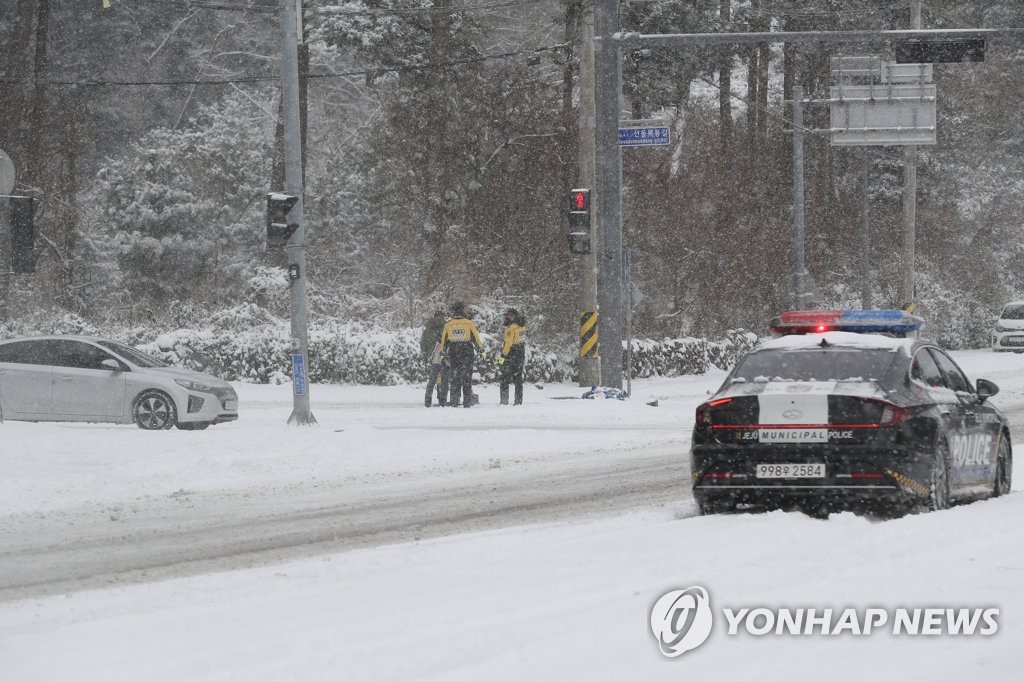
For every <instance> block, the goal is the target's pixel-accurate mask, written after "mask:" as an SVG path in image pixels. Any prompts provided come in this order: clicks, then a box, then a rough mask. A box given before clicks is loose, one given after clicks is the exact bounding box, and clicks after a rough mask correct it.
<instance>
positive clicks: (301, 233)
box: [281, 0, 316, 425]
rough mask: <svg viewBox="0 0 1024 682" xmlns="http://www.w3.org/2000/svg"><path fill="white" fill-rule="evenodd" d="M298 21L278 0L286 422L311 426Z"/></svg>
mask: <svg viewBox="0 0 1024 682" xmlns="http://www.w3.org/2000/svg"><path fill="white" fill-rule="evenodd" d="M298 33H299V23H298V16H297V13H296V2H295V0H281V101H282V104H283V106H282V110H283V112H284V189H285V192H286V193H287V194H290V195H291V196H294V197H296V198H297V199H298V201H296V203H295V205H294V207H293V208H292V209H291V212H290V213H289V216H288V218H289V222H290V223H295V224H296V225H298V227H297V228H296V230H295V232H293V233H292V235H291V237H289V238H288V244H287V245H286V246H285V250H286V251H287V253H288V281H289V283H290V286H289V300H290V303H291V334H292V338H291V355H292V414H291V416H290V417H288V423H289V424H298V425H304V424H316V417H314V416H313V413H312V411H311V410H310V408H309V363H308V362H307V358H308V357H309V337H308V334H307V329H306V316H307V312H306V229H305V220H304V218H303V212H302V194H303V187H302V185H303V183H302V134H301V132H300V124H299V50H298V42H299V36H298Z"/></svg>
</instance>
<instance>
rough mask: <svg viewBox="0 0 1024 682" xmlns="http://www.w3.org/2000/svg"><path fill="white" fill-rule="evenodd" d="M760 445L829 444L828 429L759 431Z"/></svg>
mask: <svg viewBox="0 0 1024 682" xmlns="http://www.w3.org/2000/svg"><path fill="white" fill-rule="evenodd" d="M757 440H758V442H759V443H827V442H828V429H800V428H797V429H758V431H757Z"/></svg>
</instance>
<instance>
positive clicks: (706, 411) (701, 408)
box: [694, 398, 732, 426]
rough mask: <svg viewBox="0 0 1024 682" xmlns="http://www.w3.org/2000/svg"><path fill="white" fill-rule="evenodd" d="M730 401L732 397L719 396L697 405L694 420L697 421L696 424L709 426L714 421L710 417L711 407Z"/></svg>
mask: <svg viewBox="0 0 1024 682" xmlns="http://www.w3.org/2000/svg"><path fill="white" fill-rule="evenodd" d="M731 402H732V398H719V399H718V400H709V401H708V402H706V403H703V404H701V405H698V406H697V416H696V419H695V420H694V421H695V422H696V423H697V426H711V424H712V423H714V420H713V419H712V418H711V409H712V408H714V407H718V406H719V405H725V404H726V403H731Z"/></svg>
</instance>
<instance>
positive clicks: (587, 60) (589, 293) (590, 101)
mask: <svg viewBox="0 0 1024 682" xmlns="http://www.w3.org/2000/svg"><path fill="white" fill-rule="evenodd" d="M582 10H583V16H582V21H581V25H582V29H583V30H582V32H583V41H582V42H583V46H582V47H583V50H582V53H581V54H580V76H579V83H580V130H579V149H580V181H579V183H577V186H578V187H587V188H593V189H592V192H591V206H592V207H593V206H596V202H595V201H594V196H600V192H599V191H593V190H594V189H596V179H597V150H596V146H595V145H596V144H597V141H596V138H595V130H594V107H595V105H594V5H593V3H590V2H584V3H583V7H582ZM591 214H592V217H591V221H590V243H591V244H592V245H595V246H598V245H599V239H600V234H601V231H600V230H599V229H598V225H599V224H600V222H601V212H600V211H598V210H595V209H594V208H591ZM595 218H596V219H595ZM582 267H583V272H582V273H581V274H580V353H579V384H580V386H596V385H597V384H599V383H601V357H600V348H601V346H600V340H601V339H600V336H598V345H597V347H596V350H597V352H596V353H593V352H587V350H586V347H585V345H584V344H585V343H586V342H587V340H588V335H589V334H590V333H591V331H592V330H593V325H594V316H595V315H597V310H598V308H597V254H596V253H595V252H594V249H593V247H592V248H591V250H590V253H587V254H585V255H584V256H583V257H582ZM593 331H596V330H593Z"/></svg>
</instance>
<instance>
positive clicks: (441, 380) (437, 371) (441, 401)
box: [423, 362, 448, 407]
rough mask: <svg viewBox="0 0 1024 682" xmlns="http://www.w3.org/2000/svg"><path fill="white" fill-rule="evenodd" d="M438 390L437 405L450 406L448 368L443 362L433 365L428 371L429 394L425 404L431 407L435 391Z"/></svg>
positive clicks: (425, 397)
mask: <svg viewBox="0 0 1024 682" xmlns="http://www.w3.org/2000/svg"><path fill="white" fill-rule="evenodd" d="M435 388H436V389H437V404H438V405H447V404H448V366H447V365H446V364H444V363H443V362H435V363H431V365H430V368H429V369H428V370H427V393H426V395H425V396H424V399H423V402H424V404H425V405H426V406H427V407H430V403H431V397H432V396H433V393H434V389H435Z"/></svg>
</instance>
